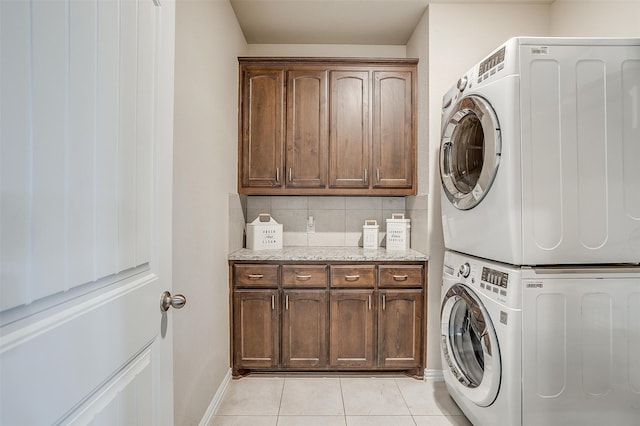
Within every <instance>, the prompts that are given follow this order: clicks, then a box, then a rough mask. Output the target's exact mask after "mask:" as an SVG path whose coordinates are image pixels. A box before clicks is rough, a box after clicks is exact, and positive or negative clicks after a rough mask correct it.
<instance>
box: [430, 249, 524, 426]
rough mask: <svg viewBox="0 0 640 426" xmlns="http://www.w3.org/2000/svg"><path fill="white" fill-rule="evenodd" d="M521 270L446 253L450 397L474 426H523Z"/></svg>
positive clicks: (445, 354) (444, 340) (445, 350)
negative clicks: (518, 280) (519, 278)
mask: <svg viewBox="0 0 640 426" xmlns="http://www.w3.org/2000/svg"><path fill="white" fill-rule="evenodd" d="M518 273H519V271H518V270H517V269H515V268H514V267H512V266H507V265H500V264H498V263H496V262H488V261H484V260H480V259H478V258H474V257H471V256H465V255H461V254H458V253H454V252H449V251H447V252H446V253H445V258H444V274H443V287H442V305H441V312H440V319H441V349H442V351H441V354H442V367H443V375H444V379H445V383H446V385H447V389H448V390H449V394H450V395H451V396H452V398H453V399H454V400H455V401H456V403H457V404H458V406H460V408H461V409H462V411H463V412H464V414H465V415H466V416H467V418H469V420H471V422H473V424H475V425H486V426H498V425H505V426H514V425H520V424H521V421H522V420H521V416H522V409H521V396H522V394H521V371H522V369H521V356H522V353H521V347H522V345H521V340H520V339H521V333H522V312H521V309H520V303H521V300H522V297H521V294H522V293H521V289H522V287H521V286H520V285H519V284H520V283H518V282H517V278H518Z"/></svg>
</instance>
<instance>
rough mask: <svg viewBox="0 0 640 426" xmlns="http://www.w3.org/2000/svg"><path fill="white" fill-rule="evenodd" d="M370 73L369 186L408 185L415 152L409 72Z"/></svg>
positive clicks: (410, 179) (411, 174)
mask: <svg viewBox="0 0 640 426" xmlns="http://www.w3.org/2000/svg"><path fill="white" fill-rule="evenodd" d="M373 75H374V89H373V90H374V95H373V99H374V101H373V131H372V135H373V143H372V148H373V166H374V168H375V177H374V178H373V187H374V188H384V187H393V188H410V187H411V185H412V182H413V157H414V155H415V153H414V152H413V146H414V145H413V143H412V141H413V120H412V116H413V114H412V109H413V99H412V93H413V91H412V84H413V83H412V78H411V77H412V76H411V72H410V71H406V72H402V71H397V72H386V71H385V72H383V71H376V72H374V73H373Z"/></svg>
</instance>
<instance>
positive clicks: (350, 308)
mask: <svg viewBox="0 0 640 426" xmlns="http://www.w3.org/2000/svg"><path fill="white" fill-rule="evenodd" d="M372 305H373V291H345V290H333V291H332V292H331V307H330V309H331V328H330V331H329V336H330V337H329V338H330V341H331V344H330V350H329V353H330V355H329V361H330V365H331V366H334V367H352V368H364V367H373V366H374V365H375V359H374V358H373V354H374V347H375V346H374V344H375V343H374V336H375V335H374V329H375V327H374V325H375V323H374V308H373V306H372Z"/></svg>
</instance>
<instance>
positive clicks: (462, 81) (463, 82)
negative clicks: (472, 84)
mask: <svg viewBox="0 0 640 426" xmlns="http://www.w3.org/2000/svg"><path fill="white" fill-rule="evenodd" d="M467 81H468V80H467V77H466V76H465V77H462V78H461V79H459V80H458V84H457V85H456V87H457V88H458V90H459V91H461V92H462V91H464V89H466V88H467Z"/></svg>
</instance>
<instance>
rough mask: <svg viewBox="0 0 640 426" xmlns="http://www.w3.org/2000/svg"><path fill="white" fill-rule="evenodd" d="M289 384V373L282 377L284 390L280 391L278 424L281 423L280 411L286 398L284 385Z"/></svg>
mask: <svg viewBox="0 0 640 426" xmlns="http://www.w3.org/2000/svg"><path fill="white" fill-rule="evenodd" d="M286 385H287V375H286V374H285V375H283V377H282V390H281V391H280V403H279V404H278V415H277V416H276V426H278V423H280V411H282V400H283V398H284V387H285V386H286Z"/></svg>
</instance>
